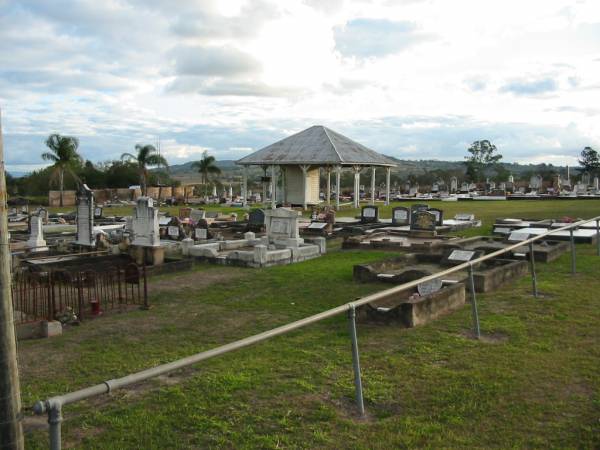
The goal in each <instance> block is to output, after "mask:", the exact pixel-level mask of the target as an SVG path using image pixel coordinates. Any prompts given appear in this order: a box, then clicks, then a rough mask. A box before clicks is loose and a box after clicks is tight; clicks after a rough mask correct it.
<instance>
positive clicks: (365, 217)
mask: <svg viewBox="0 0 600 450" xmlns="http://www.w3.org/2000/svg"><path fill="white" fill-rule="evenodd" d="M360 221H361V223H377V222H379V208H378V207H377V206H363V208H362V210H361V213H360Z"/></svg>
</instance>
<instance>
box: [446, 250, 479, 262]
mask: <svg viewBox="0 0 600 450" xmlns="http://www.w3.org/2000/svg"><path fill="white" fill-rule="evenodd" d="M474 256H475V252H473V251H470V250H452V253H450V256H448V260H449V261H461V262H467V261H471V260H472V259H473V257H474Z"/></svg>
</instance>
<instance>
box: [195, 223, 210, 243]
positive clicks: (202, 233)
mask: <svg viewBox="0 0 600 450" xmlns="http://www.w3.org/2000/svg"><path fill="white" fill-rule="evenodd" d="M211 237H212V236H211V234H210V232H209V230H208V222H207V221H206V219H200V220H199V221H198V223H197V224H196V227H195V228H194V239H196V240H205V239H210V238H211Z"/></svg>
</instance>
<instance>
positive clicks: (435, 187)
mask: <svg viewBox="0 0 600 450" xmlns="http://www.w3.org/2000/svg"><path fill="white" fill-rule="evenodd" d="M439 190H440V185H439V184H438V183H433V184H432V185H431V192H433V193H437V192H439Z"/></svg>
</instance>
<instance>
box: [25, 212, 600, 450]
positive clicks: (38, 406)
mask: <svg viewBox="0 0 600 450" xmlns="http://www.w3.org/2000/svg"><path fill="white" fill-rule="evenodd" d="M592 221H596V224H599V223H600V222H599V221H600V216H597V217H594V218H592V219H587V220H581V221H579V222H574V223H572V224H569V225H565V226H564V227H560V228H556V229H550V230H549V231H547V232H545V233H542V234H539V235H537V236H534V237H532V238H529V239H526V240H523V241H520V242H518V243H516V244H513V245H510V246H508V247H505V248H503V249H500V250H496V251H495V252H492V253H489V254H487V255H483V256H481V257H479V258H477V259H474V260H472V261H468V262H464V263H461V264H458V265H456V266H453V267H451V268H448V269H446V270H443V271H441V272H437V273H435V274H432V275H428V276H426V277H423V278H419V279H418V280H413V281H410V282H408V283H404V284H401V285H398V286H394V287H393V288H390V289H386V290H383V291H379V292H376V293H374V294H370V295H367V296H366V297H363V298H361V299H358V300H356V301H354V302H349V303H345V304H343V305H340V306H337V307H335V308H332V309H329V310H327V311H323V312H320V313H318V314H314V315H312V316H309V317H305V318H304V319H300V320H297V321H295V322H291V323H288V324H286V325H282V326H280V327H277V328H273V329H271V330H268V331H264V332H262V333H259V334H255V335H253V336H249V337H247V338H244V339H240V340H238V341H234V342H230V343H229V344H225V345H222V346H220V347H216V348H213V349H211V350H206V351H204V352H200V353H196V354H195V355H191V356H188V357H186V358H182V359H179V360H177V361H173V362H170V363H166V364H161V365H159V366H156V367H152V368H150V369H146V370H142V371H141V372H136V373H133V374H130V375H126V376H124V377H121V378H115V379H112V380H107V381H104V382H103V383H100V384H97V385H95V386H90V387H87V388H84V389H80V390H78V391H74V392H70V393H68V394H64V395H59V396H55V397H51V398H49V399H47V400H44V401H38V402H36V403H35V405H34V406H33V410H34V412H35V413H36V414H38V415H41V414H44V413H46V414H48V423H49V424H50V448H51V449H52V450H58V449H60V448H61V422H62V407H63V406H64V405H68V404H70V403H75V402H78V401H81V400H86V399H88V398H91V397H95V396H98V395H102V394H108V393H110V392H111V391H113V390H115V389H120V388H123V387H126V386H129V385H132V384H135V383H139V382H141V381H145V380H148V379H150V378H154V377H157V376H160V375H164V374H166V373H169V372H172V371H174V370H178V369H182V368H184V367H187V366H191V365H193V364H196V363H198V362H200V361H205V360H207V359H210V358H214V357H215V356H219V355H223V354H225V353H229V352H232V351H234V350H239V349H241V348H244V347H248V346H250V345H254V344H257V343H259V342H262V341H265V340H267V339H270V338H273V337H276V336H280V335H282V334H286V333H289V332H291V331H294V330H297V329H299V328H303V327H305V326H307V325H311V324H313V323H317V322H320V321H322V320H325V319H329V318H331V317H334V316H337V315H338V314H342V313H346V314H348V315H349V317H350V318H351V320H353V319H354V314H353V312H354V311H355V309H356V308H357V307H359V306H363V305H366V304H368V303H371V302H374V301H377V300H381V299H384V298H386V297H388V296H390V295H394V294H397V293H399V292H402V291H404V290H406V289H409V288H413V287H416V286H417V285H419V284H421V283H423V282H426V281H431V280H434V279H437V278H440V277H443V276H446V275H449V274H452V273H454V272H458V271H461V270H463V269H468V270H469V271H470V272H471V271H472V269H473V266H474V265H475V264H478V263H481V262H483V261H487V260H490V259H493V258H495V257H497V256H500V255H503V254H505V253H508V252H510V251H512V250H515V249H518V248H520V247H523V246H525V245H528V244H532V243H533V242H535V241H538V240H540V239H542V238H544V237H546V236H549V235H551V234H554V233H557V232H560V231H566V230H572V229H573V228H577V227H579V226H581V225H583V224H585V223H588V222H592ZM571 235H572V233H571ZM596 236H597V237H598V236H600V228H599V229H598V230H597V233H596ZM571 237H572V236H571ZM572 242H573V241H572ZM530 248H531V247H530ZM529 257H530V258H533V257H534V255H533V254H530V256H529ZM472 293H474V290H473V292H472ZM473 300H474V298H473ZM474 314H476V313H474ZM476 325H478V319H477V324H476ZM351 326H352V324H351ZM477 330H478V326H477ZM476 334H478V333H476ZM351 337H352V341H353V342H352V347H353V353H354V349H355V348H356V354H355V355H354V356H355V375H358V376H360V367H359V366H358V359H357V358H356V356H357V351H358V349H357V346H356V335H355V334H352V336H351ZM355 382H356V386H357V396H358V395H360V399H359V408H360V404H362V401H361V400H362V392H360V393H359V392H358V386H360V380H358V381H357V380H355ZM361 390H362V389H361Z"/></svg>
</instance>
